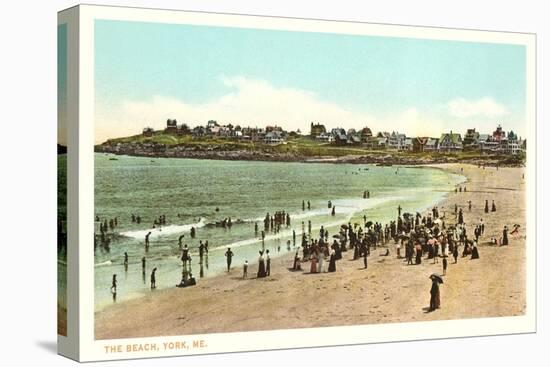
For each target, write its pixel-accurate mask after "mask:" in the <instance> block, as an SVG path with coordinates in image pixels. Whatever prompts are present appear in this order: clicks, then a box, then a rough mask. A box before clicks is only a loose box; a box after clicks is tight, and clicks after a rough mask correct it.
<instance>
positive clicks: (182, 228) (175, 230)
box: [120, 218, 206, 239]
mask: <svg viewBox="0 0 550 367" xmlns="http://www.w3.org/2000/svg"><path fill="white" fill-rule="evenodd" d="M205 225H206V221H205V220H204V218H201V219H200V220H199V221H198V222H195V223H190V224H182V225H177V224H171V225H167V226H161V227H157V228H150V229H143V230H137V231H126V232H121V233H120V235H121V236H125V237H131V238H138V239H145V236H146V235H147V233H149V232H151V235H150V236H149V238H150V239H154V238H159V237H162V236H168V235H173V234H179V233H186V232H190V231H191V228H192V227H195V228H201V227H204V226H205Z"/></svg>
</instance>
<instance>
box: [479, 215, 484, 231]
mask: <svg viewBox="0 0 550 367" xmlns="http://www.w3.org/2000/svg"><path fill="white" fill-rule="evenodd" d="M479 227H480V229H481V234H482V235H483V232H485V223H483V218H479Z"/></svg>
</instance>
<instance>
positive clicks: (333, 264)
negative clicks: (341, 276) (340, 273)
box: [328, 249, 336, 273]
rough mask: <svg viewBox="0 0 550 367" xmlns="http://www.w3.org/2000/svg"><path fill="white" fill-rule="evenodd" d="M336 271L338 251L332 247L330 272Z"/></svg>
mask: <svg viewBox="0 0 550 367" xmlns="http://www.w3.org/2000/svg"><path fill="white" fill-rule="evenodd" d="M335 271H336V251H335V250H334V249H330V258H329V261H328V272H329V273H334V272H335Z"/></svg>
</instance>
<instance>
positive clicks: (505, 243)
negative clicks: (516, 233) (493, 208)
mask: <svg viewBox="0 0 550 367" xmlns="http://www.w3.org/2000/svg"><path fill="white" fill-rule="evenodd" d="M502 246H508V226H504V229H503V230H502Z"/></svg>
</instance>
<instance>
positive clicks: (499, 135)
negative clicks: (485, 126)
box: [492, 125, 506, 143]
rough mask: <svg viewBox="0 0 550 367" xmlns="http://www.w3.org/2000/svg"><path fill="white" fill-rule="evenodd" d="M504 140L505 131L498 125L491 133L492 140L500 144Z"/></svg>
mask: <svg viewBox="0 0 550 367" xmlns="http://www.w3.org/2000/svg"><path fill="white" fill-rule="evenodd" d="M504 139H506V131H504V130H503V129H502V126H500V125H498V126H497V128H496V130H495V131H493V137H492V140H493V141H496V142H497V143H500V142H501V141H502V140H504Z"/></svg>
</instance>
